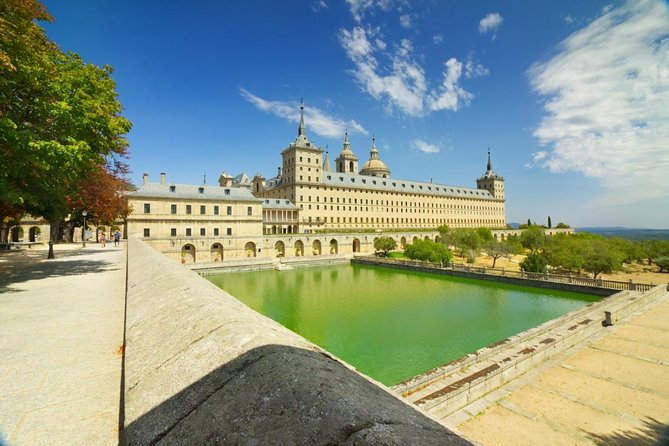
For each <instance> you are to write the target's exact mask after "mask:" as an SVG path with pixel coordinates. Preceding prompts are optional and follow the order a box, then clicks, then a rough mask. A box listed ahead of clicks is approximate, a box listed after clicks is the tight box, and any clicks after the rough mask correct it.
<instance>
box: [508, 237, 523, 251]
mask: <svg viewBox="0 0 669 446" xmlns="http://www.w3.org/2000/svg"><path fill="white" fill-rule="evenodd" d="M506 243H507V245H509V249H510V251H509V254H522V253H523V251H524V248H523V244H522V243H520V237H518V236H517V235H515V234H514V235H510V236H508V237H507V238H506Z"/></svg>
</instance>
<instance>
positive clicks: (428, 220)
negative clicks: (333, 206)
mask: <svg viewBox="0 0 669 446" xmlns="http://www.w3.org/2000/svg"><path fill="white" fill-rule="evenodd" d="M308 222H309V223H313V222H318V223H320V222H321V217H314V219H313V220H312V217H309V218H308ZM322 222H323V223H328V218H327V217H323V220H322ZM330 223H363V224H364V223H367V224H405V225H406V224H409V225H411V224H413V225H415V224H449V225H450V224H456V225H457V224H469V225H471V224H479V225H500V226H502V225H504V224H505V223H504V220H497V219H469V218H443V219H440V218H385V217H360V218H358V217H336V221H335V217H332V219H331V220H330Z"/></svg>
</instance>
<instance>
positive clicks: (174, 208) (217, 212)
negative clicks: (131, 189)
mask: <svg viewBox="0 0 669 446" xmlns="http://www.w3.org/2000/svg"><path fill="white" fill-rule="evenodd" d="M144 213H145V214H150V213H151V203H144ZM170 213H171V214H177V205H176V204H171V205H170ZM192 213H193V206H192V205H190V204H187V205H186V215H190V214H192ZM200 215H207V206H205V205H200ZM214 215H220V208H219V207H218V206H217V205H214ZM225 215H232V206H227V207H226V209H225ZM246 215H253V207H251V206H248V207H247V208H246Z"/></svg>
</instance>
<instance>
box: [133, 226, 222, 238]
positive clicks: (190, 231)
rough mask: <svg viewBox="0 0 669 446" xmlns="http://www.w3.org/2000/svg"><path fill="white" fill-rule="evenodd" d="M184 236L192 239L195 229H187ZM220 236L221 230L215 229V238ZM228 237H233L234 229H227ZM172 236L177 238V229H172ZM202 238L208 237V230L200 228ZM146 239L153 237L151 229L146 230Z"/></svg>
mask: <svg viewBox="0 0 669 446" xmlns="http://www.w3.org/2000/svg"><path fill="white" fill-rule="evenodd" d="M184 235H185V236H186V237H192V236H193V229H192V228H186V233H185V234H184ZM218 235H220V231H219V228H214V234H213V236H214V237H216V236H218ZM226 235H232V228H227V229H226ZM170 236H172V237H176V236H177V228H170ZM200 236H201V237H206V236H207V228H200ZM144 237H151V228H144Z"/></svg>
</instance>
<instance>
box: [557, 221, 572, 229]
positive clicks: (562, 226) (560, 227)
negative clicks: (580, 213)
mask: <svg viewBox="0 0 669 446" xmlns="http://www.w3.org/2000/svg"><path fill="white" fill-rule="evenodd" d="M556 228H558V229H568V228H571V226H569V225H568V224H567V223H563V222H560V223H558V224H557V226H556Z"/></svg>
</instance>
